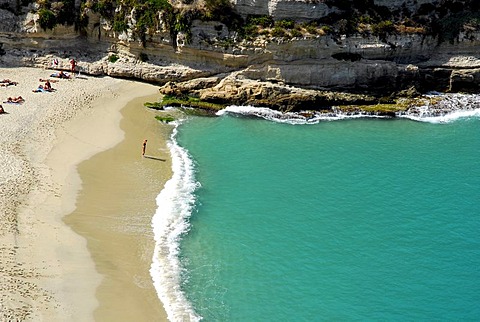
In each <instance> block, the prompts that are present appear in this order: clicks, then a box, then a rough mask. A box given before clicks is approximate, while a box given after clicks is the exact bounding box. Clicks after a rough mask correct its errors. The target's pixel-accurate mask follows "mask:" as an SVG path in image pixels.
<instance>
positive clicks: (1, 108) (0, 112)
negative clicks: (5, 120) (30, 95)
mask: <svg viewBox="0 0 480 322" xmlns="http://www.w3.org/2000/svg"><path fill="white" fill-rule="evenodd" d="M4 113H5V110H4V109H3V106H2V105H0V114H4Z"/></svg>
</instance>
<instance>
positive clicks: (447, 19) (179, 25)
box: [7, 0, 480, 47]
mask: <svg viewBox="0 0 480 322" xmlns="http://www.w3.org/2000/svg"><path fill="white" fill-rule="evenodd" d="M29 1H30V0H23V1H21V5H23V4H24V3H25V4H27V3H28V2H29ZM36 2H37V5H38V11H37V12H38V14H39V24H40V26H41V27H42V28H43V29H53V28H54V27H55V26H56V25H58V24H63V25H75V26H76V27H77V28H78V29H80V30H81V29H82V28H84V27H85V26H86V25H87V24H88V21H87V19H88V18H87V17H88V15H87V13H88V12H89V11H93V12H96V13H98V14H100V15H101V16H102V18H103V19H105V20H106V21H107V22H109V23H110V25H111V28H112V30H114V31H115V32H117V33H122V32H125V31H128V30H130V31H131V33H130V35H132V36H133V37H134V38H135V39H136V40H138V41H140V42H142V43H143V44H144V45H145V44H146V43H147V42H148V41H149V39H150V37H153V36H154V35H156V34H158V32H168V33H169V34H170V36H171V37H170V38H171V39H172V45H173V46H174V47H175V46H176V45H177V44H176V39H177V35H178V34H179V33H183V34H184V35H185V37H184V39H185V41H186V42H187V43H188V42H190V41H191V37H192V34H191V26H192V22H193V21H194V20H202V21H218V22H221V23H223V24H224V25H225V26H227V28H228V31H229V33H228V34H229V36H228V37H230V38H231V41H229V40H226V39H219V40H217V41H219V42H222V43H224V44H229V45H230V44H234V43H233V42H234V41H241V40H244V39H245V40H254V39H255V38H258V37H263V38H266V39H267V40H268V39H271V38H284V39H291V38H298V37H310V36H315V37H316V36H319V35H320V36H321V35H326V34H330V35H332V36H333V37H338V36H340V35H347V36H348V35H353V34H361V35H365V36H367V35H374V36H378V37H379V38H380V39H381V40H384V41H386V40H387V37H388V36H389V35H392V34H405V33H407V34H408V33H416V34H426V35H433V36H437V37H438V40H439V42H443V41H450V42H453V41H455V39H456V38H457V37H458V35H459V34H460V33H461V32H464V33H466V34H467V37H468V33H470V32H473V31H478V30H479V29H480V1H478V0H450V1H440V2H439V3H434V2H433V1H432V3H424V4H422V5H420V6H418V7H417V8H418V10H416V11H415V12H412V11H410V10H409V9H408V8H407V7H406V6H402V7H399V8H398V9H396V10H391V9H389V8H388V7H385V6H379V5H376V4H375V1H373V0H322V1H321V2H322V3H323V4H325V5H327V6H329V7H331V8H332V10H331V13H330V14H328V15H326V16H325V17H323V18H321V19H317V20H310V21H296V20H295V17H291V18H290V19H283V20H278V19H276V18H275V17H272V16H259V15H251V16H247V17H241V16H240V15H239V14H238V13H237V12H236V10H235V7H234V6H233V4H232V2H231V1H229V0H203V1H194V0H181V1H171V0H81V1H80V2H78V1H75V0H60V1H45V0H36ZM7 7H8V6H7ZM7 9H9V8H7ZM10 10H12V11H14V12H16V11H18V9H17V8H10ZM233 31H235V32H233ZM233 39H234V40H233Z"/></svg>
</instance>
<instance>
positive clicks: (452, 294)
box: [151, 110, 480, 321]
mask: <svg viewBox="0 0 480 322" xmlns="http://www.w3.org/2000/svg"><path fill="white" fill-rule="evenodd" d="M478 111H479V110H475V111H474V113H470V114H469V116H465V115H463V116H462V117H461V116H457V117H449V118H438V119H435V118H431V119H428V121H427V119H426V120H424V121H422V122H420V121H415V120H410V119H377V118H357V119H343V120H335V121H328V120H323V121H318V122H313V123H305V124H298V122H289V121H285V120H282V121H281V122H279V121H274V120H266V119H263V118H259V117H251V116H245V115H244V114H242V113H235V112H230V113H225V114H224V115H222V116H219V117H214V118H212V117H189V118H188V119H186V120H184V121H183V122H182V123H181V124H180V125H179V126H178V127H177V129H176V131H175V133H174V134H173V136H172V141H171V143H170V149H171V152H172V158H173V170H174V176H173V178H172V179H171V180H170V181H169V182H168V183H167V185H166V186H165V188H164V190H162V192H161V193H160V194H159V196H158V198H157V203H158V205H159V208H158V211H157V213H156V214H155V217H154V219H153V228H154V230H155V235H156V243H157V247H156V251H155V256H154V259H153V264H152V270H151V273H152V277H153V279H154V282H155V287H156V289H157V292H158V294H159V297H160V299H161V300H162V302H163V303H166V309H167V313H168V315H169V319H170V320H171V321H185V320H198V319H203V321H427V320H428V321H430V320H437V321H458V320H461V321H478V320H480V117H479V115H480V113H479V112H478ZM165 273H167V274H165Z"/></svg>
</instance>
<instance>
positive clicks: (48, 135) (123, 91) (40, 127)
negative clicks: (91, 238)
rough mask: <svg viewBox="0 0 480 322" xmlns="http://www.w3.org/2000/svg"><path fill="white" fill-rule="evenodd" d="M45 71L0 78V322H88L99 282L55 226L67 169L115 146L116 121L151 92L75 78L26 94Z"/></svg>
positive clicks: (83, 254)
mask: <svg viewBox="0 0 480 322" xmlns="http://www.w3.org/2000/svg"><path fill="white" fill-rule="evenodd" d="M51 72H52V71H50V70H44V69H40V68H14V69H12V68H1V69H0V75H1V77H2V78H10V79H12V80H14V81H17V82H19V84H18V85H17V86H8V87H5V88H2V89H1V90H2V91H1V92H0V95H2V101H3V100H6V98H7V97H9V96H18V95H21V96H23V97H24V98H25V103H24V104H22V105H14V104H2V105H3V106H4V108H5V110H6V112H7V114H3V115H0V125H1V126H2V128H3V129H4V133H3V134H2V137H1V138H0V151H1V152H2V153H0V213H1V218H0V219H1V225H0V242H1V249H0V263H1V266H2V269H1V273H0V275H1V276H2V280H3V281H2V285H1V286H0V317H1V318H2V320H7V321H8V320H18V321H28V320H32V321H33V320H48V321H61V320H66V319H69V320H72V321H86V320H94V315H93V311H94V310H95V308H96V307H97V306H98V303H99V301H98V299H97V298H96V296H95V292H96V291H97V287H98V286H99V285H100V283H101V280H102V278H103V277H102V276H101V275H100V274H99V273H98V272H97V271H96V268H95V263H94V262H93V260H92V258H91V255H90V253H89V252H88V250H87V248H86V244H87V243H86V241H85V239H84V238H83V237H81V236H79V235H77V234H75V233H74V232H73V231H72V230H71V228H70V227H68V226H67V225H66V224H65V223H64V222H63V221H62V218H63V216H65V215H66V214H68V213H70V212H71V211H72V210H73V209H74V207H75V199H76V196H77V193H78V189H79V187H80V181H79V178H78V175H76V173H75V172H76V170H75V168H76V165H77V164H78V163H80V162H81V161H83V160H86V159H89V158H90V157H91V156H93V155H95V154H97V153H99V152H100V151H104V150H108V149H110V148H111V147H113V146H114V145H115V144H117V143H118V142H120V141H121V140H122V138H123V136H124V134H123V131H122V130H120V128H119V123H120V120H121V115H120V111H121V110H122V108H123V107H124V106H125V105H126V104H127V102H129V101H130V100H132V98H134V97H138V96H145V95H147V94H153V93H155V92H157V89H156V87H155V86H154V85H148V84H144V83H138V82H137V83H136V82H133V81H127V80H119V79H113V78H110V77H102V78H95V77H89V76H84V75H82V77H78V78H76V79H69V80H58V82H56V83H53V87H54V88H56V91H55V92H52V93H33V92H32V89H34V88H36V87H37V86H38V83H39V78H46V77H48V75H49V74H51Z"/></svg>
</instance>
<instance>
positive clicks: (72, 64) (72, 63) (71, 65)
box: [70, 58, 77, 73]
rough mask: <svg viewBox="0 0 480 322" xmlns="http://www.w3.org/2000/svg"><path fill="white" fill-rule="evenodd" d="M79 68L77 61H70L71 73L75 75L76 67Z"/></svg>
mask: <svg viewBox="0 0 480 322" xmlns="http://www.w3.org/2000/svg"><path fill="white" fill-rule="evenodd" d="M76 66H77V62H76V61H75V59H73V58H72V59H70V71H71V72H72V73H75V67H76Z"/></svg>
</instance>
